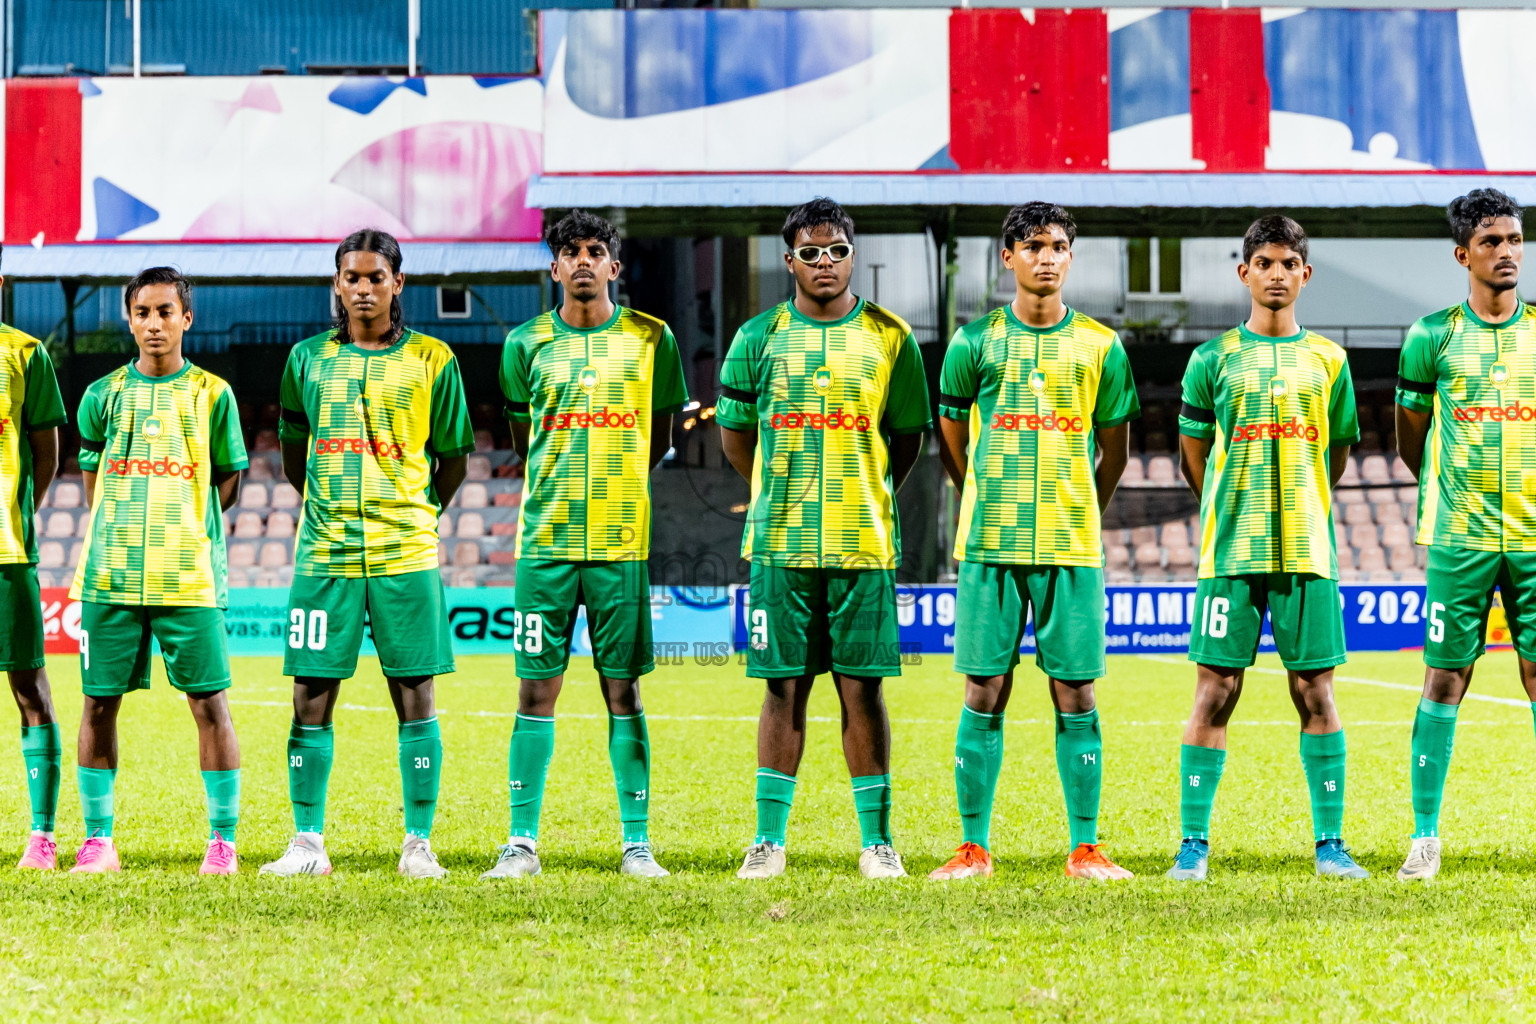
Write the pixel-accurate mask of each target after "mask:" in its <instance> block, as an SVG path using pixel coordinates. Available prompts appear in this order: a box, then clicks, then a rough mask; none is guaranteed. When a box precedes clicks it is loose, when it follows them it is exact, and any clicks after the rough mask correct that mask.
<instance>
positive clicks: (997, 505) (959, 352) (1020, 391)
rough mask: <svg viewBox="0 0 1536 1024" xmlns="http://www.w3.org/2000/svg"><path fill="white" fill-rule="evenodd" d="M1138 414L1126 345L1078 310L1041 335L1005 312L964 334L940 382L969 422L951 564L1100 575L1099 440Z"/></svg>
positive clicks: (944, 408) (943, 405)
mask: <svg viewBox="0 0 1536 1024" xmlns="http://www.w3.org/2000/svg"><path fill="white" fill-rule="evenodd" d="M1140 412H1141V405H1140V403H1139V402H1138V401H1137V399H1136V387H1135V385H1134V384H1133V383H1132V381H1131V364H1130V361H1129V360H1128V359H1127V358H1126V355H1125V347H1124V346H1123V345H1121V344H1120V337H1119V335H1117V334H1116V333H1115V332H1114V331H1112V330H1110V329H1109V328H1108V327H1105V326H1104V325H1103V324H1101V323H1099V322H1098V321H1096V320H1093V319H1091V318H1089V317H1086V316H1084V315H1083V314H1081V313H1078V312H1076V311H1074V310H1072V309H1068V310H1067V315H1066V317H1065V318H1063V319H1062V321H1061V322H1060V323H1058V324H1057V325H1056V326H1054V327H1049V328H1046V329H1045V330H1035V329H1034V328H1032V327H1027V326H1025V325H1024V323H1023V322H1021V321H1020V320H1019V318H1018V317H1017V316H1015V315H1014V312H1013V308H1012V307H1011V306H1002V307H1000V308H998V309H994V310H992V312H990V313H988V314H987V315H986V316H984V317H982V318H981V319H979V320H976V321H973V322H971V323H969V324H966V325H965V326H964V327H962V328H960V329H959V330H958V331H956V332H955V337H954V339H953V340H952V341H950V343H949V348H948V350H946V351H945V353H944V369H943V371H942V373H941V374H940V376H939V414H940V415H941V416H944V417H945V418H947V419H951V420H959V421H963V422H965V421H968V422H969V424H970V438H971V451H970V460H969V462H968V464H967V467H966V472H965V492H964V494H963V495H962V496H961V503H960V528H959V531H958V532H957V534H956V535H955V558H956V559H957V560H959V561H962V562H994V563H1000V564H1006V565H1090V566H1102V565H1103V564H1104V548H1103V542H1102V539H1101V537H1100V533H1099V499H1098V490H1097V488H1096V487H1095V486H1094V480H1093V468H1094V467H1093V462H1094V442H1093V432H1094V430H1095V429H1101V428H1104V427H1114V426H1118V425H1120V424H1122V423H1124V422H1126V421H1127V420H1130V419H1133V418H1135V417H1136V416H1138V415H1139V414H1140Z"/></svg>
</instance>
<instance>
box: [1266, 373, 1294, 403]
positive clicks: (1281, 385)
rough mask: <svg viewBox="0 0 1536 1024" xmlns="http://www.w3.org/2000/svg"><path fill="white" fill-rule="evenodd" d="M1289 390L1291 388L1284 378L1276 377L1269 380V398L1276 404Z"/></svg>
mask: <svg viewBox="0 0 1536 1024" xmlns="http://www.w3.org/2000/svg"><path fill="white" fill-rule="evenodd" d="M1290 389H1291V386H1290V384H1289V383H1287V382H1286V379H1285V378H1284V377H1281V376H1278V375H1277V376H1274V377H1271V378H1269V397H1270V398H1273V399H1274V400H1275V401H1277V402H1278V401H1280V400H1281V399H1282V398H1284V397H1285V396H1286V394H1287V392H1289V391H1290Z"/></svg>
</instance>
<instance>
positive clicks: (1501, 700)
mask: <svg viewBox="0 0 1536 1024" xmlns="http://www.w3.org/2000/svg"><path fill="white" fill-rule="evenodd" d="M1137 657H1138V658H1143V659H1145V660H1147V661H1160V662H1162V663H1163V664H1165V665H1188V664H1191V662H1190V661H1188V660H1187V659H1184V658H1170V657H1168V656H1167V655H1165V654H1138V655H1137ZM1248 671H1249V672H1262V673H1263V674H1265V675H1267V676H1283V675H1285V674H1286V672H1285V670H1284V669H1279V668H1268V667H1266V666H1263V665H1254V666H1252V667H1250V668H1249V669H1248ZM1333 678H1335V679H1337V680H1338V681H1339V682H1341V683H1360V684H1361V685H1363V686H1379V687H1381V688H1382V689H1384V690H1402V691H1404V692H1406V693H1419V694H1422V693H1423V692H1424V688H1423V687H1422V686H1409V685H1408V684H1406V683H1389V682H1387V681H1386V680H1384V679H1366V678H1365V677H1363V676H1340V675H1335V676H1334V677H1333ZM1462 700H1480V701H1483V702H1484V703H1485V704H1503V705H1505V706H1506V707H1512V708H1529V707H1530V706H1531V702H1530V701H1528V700H1515V699H1514V698H1512V697H1494V696H1490V695H1489V694H1486V693H1470V692H1469V693H1468V694H1467V695H1466V696H1464V697H1462ZM1362 724H1363V723H1362ZM1457 724H1458V725H1461V724H1463V723H1459V722H1458V723H1457Z"/></svg>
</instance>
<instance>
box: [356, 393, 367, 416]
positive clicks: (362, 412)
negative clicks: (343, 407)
mask: <svg viewBox="0 0 1536 1024" xmlns="http://www.w3.org/2000/svg"><path fill="white" fill-rule="evenodd" d="M352 411H353V412H355V413H357V418H358V419H364V418H366V417H367V415H368V396H367V395H358V396H357V401H356V402H354V403H352Z"/></svg>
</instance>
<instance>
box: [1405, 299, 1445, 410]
mask: <svg viewBox="0 0 1536 1024" xmlns="http://www.w3.org/2000/svg"><path fill="white" fill-rule="evenodd" d="M1439 354H1440V338H1439V335H1438V333H1437V332H1436V331H1434V330H1433V329H1431V328H1430V326H1429V325H1428V324H1426V323H1425V322H1424V321H1423V320H1418V321H1416V322H1415V323H1414V325H1413V326H1412V327H1410V328H1408V337H1406V338H1405V339H1403V351H1402V354H1401V355H1400V356H1399V357H1398V363H1397V404H1398V405H1400V406H1402V407H1403V408H1405V409H1413V410H1414V411H1416V412H1429V411H1430V410H1431V409H1433V408H1434V407H1435V378H1436V377H1437V376H1438V374H1437V373H1436V370H1435V363H1436V362H1437V361H1438V357H1439Z"/></svg>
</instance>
